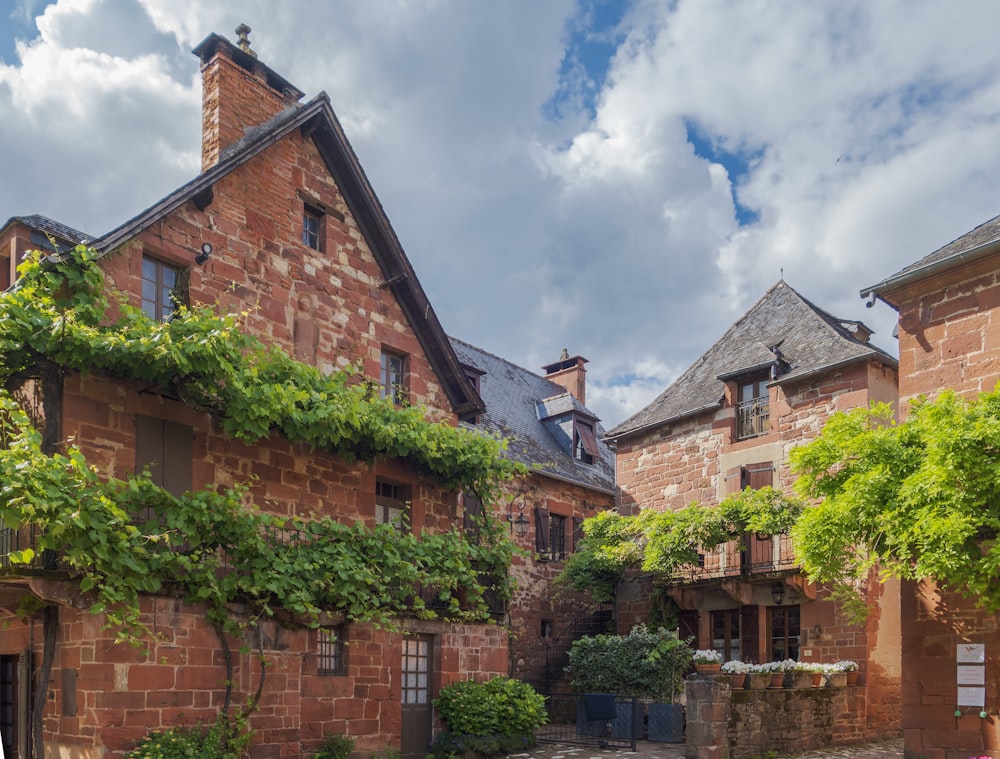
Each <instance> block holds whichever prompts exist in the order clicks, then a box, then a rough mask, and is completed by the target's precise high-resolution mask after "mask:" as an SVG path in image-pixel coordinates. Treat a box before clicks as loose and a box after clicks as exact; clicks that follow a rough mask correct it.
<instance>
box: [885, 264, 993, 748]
mask: <svg viewBox="0 0 1000 759" xmlns="http://www.w3.org/2000/svg"><path fill="white" fill-rule="evenodd" d="M891 301H892V302H893V303H894V304H897V307H898V310H899V366H900V399H901V402H902V403H903V404H904V407H903V414H904V415H905V414H906V412H907V410H908V409H907V407H906V405H905V402H906V401H908V400H909V399H912V398H915V397H917V396H919V395H922V394H926V395H928V396H930V397H933V396H935V395H937V394H938V393H939V392H940V391H941V390H942V389H944V388H951V389H953V390H955V391H957V392H959V393H961V394H963V395H965V396H966V397H972V396H974V395H976V394H978V393H980V392H987V391H992V390H993V389H994V388H995V386H996V384H997V380H998V379H1000V256H998V255H993V256H989V257H987V258H985V259H982V260H980V261H978V262H975V263H974V264H972V265H967V266H956V267H954V268H952V269H951V270H949V271H946V272H943V273H941V274H939V275H937V276H935V277H931V278H927V279H925V280H924V281H922V282H918V283H916V284H914V285H911V286H909V287H907V288H903V289H901V290H899V291H897V292H893V293H891ZM960 643H982V644H985V646H986V656H987V662H986V706H985V710H986V712H987V713H988V715H989V716H988V717H987V718H986V719H983V718H980V717H979V707H970V706H965V707H963V708H961V709H960V711H962V713H963V716H961V717H958V718H956V717H955V716H954V712H955V710H956V708H958V707H957V700H958V699H957V694H958V682H957V677H956V671H957V669H956V666H957V665H956V655H957V649H958V645H959V644H960ZM902 647H903V704H902V715H903V737H904V743H905V749H906V752H907V754H908V755H913V756H926V757H928V759H951V757H961V758H962V759H964V758H965V757H967V756H969V755H970V754H972V755H976V756H978V755H980V754H982V753H984V752H993V755H997V754H996V752H1000V719H998V717H997V711H998V709H1000V691H998V689H997V687H996V683H998V682H1000V617H998V616H997V615H996V614H988V613H986V612H984V611H983V610H982V609H980V608H978V607H977V606H976V605H975V601H974V600H973V599H966V598H962V597H961V596H959V595H958V594H955V593H950V592H947V591H944V590H942V589H941V588H940V587H938V586H937V585H936V584H935V583H933V582H922V583H919V584H914V583H904V584H903V592H902Z"/></svg>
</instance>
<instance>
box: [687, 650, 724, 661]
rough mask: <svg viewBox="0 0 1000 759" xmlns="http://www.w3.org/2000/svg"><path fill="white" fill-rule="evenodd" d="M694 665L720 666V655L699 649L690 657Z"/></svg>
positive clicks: (716, 652)
mask: <svg viewBox="0 0 1000 759" xmlns="http://www.w3.org/2000/svg"><path fill="white" fill-rule="evenodd" d="M691 658H692V660H693V661H694V663H695V664H721V663H722V654H720V653H719V652H718V651H713V650H711V649H706V648H699V649H698V650H697V651H695V652H694V656H692V657H691Z"/></svg>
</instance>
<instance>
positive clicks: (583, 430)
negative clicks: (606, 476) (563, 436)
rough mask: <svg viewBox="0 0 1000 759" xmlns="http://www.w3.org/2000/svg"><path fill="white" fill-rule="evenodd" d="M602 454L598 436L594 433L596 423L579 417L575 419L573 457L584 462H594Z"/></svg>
mask: <svg viewBox="0 0 1000 759" xmlns="http://www.w3.org/2000/svg"><path fill="white" fill-rule="evenodd" d="M598 456H600V452H599V451H598V450H597V437H596V436H595V435H594V425H592V424H588V423H587V422H584V421H581V420H579V419H574V420H573V458H575V459H576V460H577V461H582V462H583V463H584V464H593V463H594V459H596V458H597V457H598Z"/></svg>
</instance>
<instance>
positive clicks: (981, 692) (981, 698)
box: [958, 685, 986, 707]
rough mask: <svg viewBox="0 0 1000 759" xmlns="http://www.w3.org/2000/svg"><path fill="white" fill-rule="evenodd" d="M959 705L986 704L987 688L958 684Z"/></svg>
mask: <svg viewBox="0 0 1000 759" xmlns="http://www.w3.org/2000/svg"><path fill="white" fill-rule="evenodd" d="M958 705H959V706H979V707H982V706H986V688H976V687H969V686H965V685H959V686H958Z"/></svg>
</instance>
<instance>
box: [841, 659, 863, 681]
mask: <svg viewBox="0 0 1000 759" xmlns="http://www.w3.org/2000/svg"><path fill="white" fill-rule="evenodd" d="M837 665H838V666H839V667H840V669H841V671H843V672H846V673H847V684H848V685H857V684H858V663H857V662H856V661H854V660H853V659H844V660H842V661H839V662H837Z"/></svg>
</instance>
